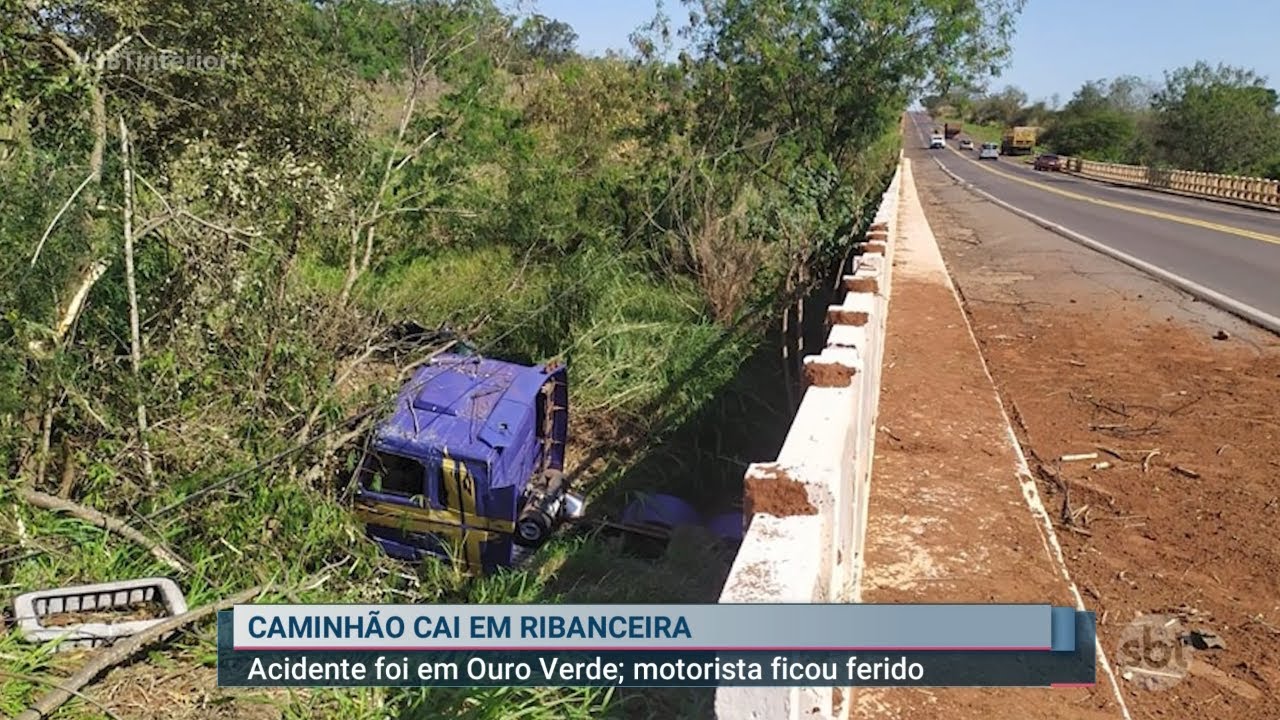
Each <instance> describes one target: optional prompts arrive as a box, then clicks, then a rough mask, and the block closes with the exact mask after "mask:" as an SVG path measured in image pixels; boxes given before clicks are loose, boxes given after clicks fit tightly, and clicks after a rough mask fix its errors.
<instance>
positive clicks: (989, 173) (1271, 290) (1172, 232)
mask: <svg viewBox="0 0 1280 720" xmlns="http://www.w3.org/2000/svg"><path fill="white" fill-rule="evenodd" d="M937 126H939V127H940V124H939V125H937ZM933 127H935V123H934V122H933V121H932V120H931V119H930V118H929V116H928V115H926V114H924V113H911V115H910V118H909V122H908V124H907V131H908V132H907V139H906V146H907V154H908V156H909V157H911V158H912V160H913V161H914V163H915V167H917V168H920V171H924V169H925V167H928V166H932V165H933V164H934V163H933V161H934V159H936V160H937V161H938V162H940V163H941V164H942V165H943V166H944V167H945V168H946V169H947V170H949V171H950V172H951V173H953V174H955V175H957V176H959V177H960V178H962V179H963V180H965V181H966V182H968V183H971V184H972V185H973V186H974V187H976V188H979V189H981V190H985V191H986V192H988V193H990V194H991V195H993V196H995V197H997V198H999V199H1000V200H1003V201H1005V202H1007V203H1009V204H1011V205H1013V206H1015V207H1017V208H1019V209H1021V210H1023V211H1025V212H1029V213H1032V214H1034V215H1037V216H1039V217H1040V218H1043V219H1044V220H1047V221H1050V222H1052V223H1055V224H1057V225H1061V226H1062V227H1064V228H1066V229H1068V230H1072V231H1075V232H1076V233H1079V234H1081V235H1084V236H1086V237H1088V238H1090V239H1092V240H1094V241H1096V242H1098V243H1100V244H1102V245H1106V246H1108V247H1111V248H1114V249H1115V250H1118V251H1120V252H1123V253H1126V254H1128V255H1131V256H1134V257H1136V258H1138V259H1140V260H1143V261H1145V262H1147V263H1150V264H1152V265H1155V266H1157V267H1159V268H1161V269H1163V270H1165V271H1168V272H1171V273H1173V274H1175V275H1178V276H1181V277H1183V278H1185V279H1187V280H1190V281H1191V282H1193V283H1197V284H1199V285H1202V286H1204V287H1206V288H1209V289H1211V290H1213V291H1216V292H1218V293H1220V294H1222V295H1225V296H1226V297H1228V298H1230V299H1232V300H1235V301H1236V302H1239V303H1243V304H1245V305H1248V306H1251V307H1253V308H1256V309H1257V310H1260V311H1262V312H1264V313H1268V314H1270V315H1273V316H1277V317H1280V212H1274V211H1267V210H1252V209H1249V208H1242V207H1237V206H1234V205H1229V204H1225V203H1215V202H1212V201H1207V200H1197V199H1194V198H1187V197H1183V196H1178V195H1171V194H1168V193H1159V192H1155V191H1149V190H1141V189H1136V188H1124V187H1118V186H1114V185H1109V184H1106V183H1101V182H1096V181H1092V180H1085V179H1082V178H1078V177H1073V176H1071V175H1067V174H1064V173H1051V172H1036V171H1035V170H1032V169H1031V166H1030V165H1029V164H1027V163H1025V162H1024V160H1025V158H1022V157H1005V156H1001V157H1000V159H999V160H994V161H993V160H983V161H979V160H978V159H977V153H976V152H971V151H967V150H966V151H963V152H962V151H960V150H958V149H957V148H958V139H953V140H949V141H948V142H947V148H946V149H945V150H929V149H928V146H929V132H930V130H931V129H932V128H933ZM913 131H914V132H913ZM962 137H963V135H962ZM917 140H918V142H917ZM978 144H979V143H977V141H976V140H975V147H976V146H977V145H978ZM926 163H927V165H925V164H926ZM934 171H936V167H935V168H934ZM992 212H1005V210H1004V209H1002V208H1000V207H998V206H993V208H992Z"/></svg>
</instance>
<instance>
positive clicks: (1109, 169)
mask: <svg viewBox="0 0 1280 720" xmlns="http://www.w3.org/2000/svg"><path fill="white" fill-rule="evenodd" d="M1062 161H1063V163H1064V165H1065V168H1066V170H1067V171H1068V172H1072V173H1076V174H1078V175H1082V176H1084V177H1087V178H1094V179H1097V180H1105V181H1108V182H1115V183H1120V184H1122V185H1133V186H1137V187H1144V188H1150V189H1153V190H1165V191H1169V192H1175V193H1180V194H1183V195H1193V196H1197V197H1204V198H1211V199H1218V200H1230V201H1234V202H1241V203H1248V204H1251V205H1260V206H1264V207H1270V208H1277V209H1280V180H1268V179H1267V178H1257V177H1245V176H1241V175H1219V174H1217V173H1203V172H1193V171H1191V170H1167V169H1162V168H1153V167H1146V166H1143V165H1121V164H1119V163H1107V162H1098V161H1096V160H1085V159H1083V158H1076V157H1065V156H1064V157H1063V158H1062Z"/></svg>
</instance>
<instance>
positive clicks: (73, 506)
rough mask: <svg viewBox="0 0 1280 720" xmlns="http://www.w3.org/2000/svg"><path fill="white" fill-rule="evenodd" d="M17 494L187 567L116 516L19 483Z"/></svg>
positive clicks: (179, 568) (178, 567) (180, 569)
mask: <svg viewBox="0 0 1280 720" xmlns="http://www.w3.org/2000/svg"><path fill="white" fill-rule="evenodd" d="M18 495H19V496H20V497H21V498H22V499H23V500H25V501H26V502H28V503H30V504H31V505H34V506H36V507H38V508H41V509H44V510H49V511H50V512H64V513H67V514H69V515H73V516H75V517H77V518H80V519H81V520H84V521H85V522H87V523H89V524H91V525H95V526H97V527H100V528H103V529H104V530H106V531H107V532H110V533H115V534H116V535H119V536H120V537H122V538H124V539H126V540H129V541H132V542H134V543H137V544H138V545H141V546H142V547H145V548H146V549H147V550H149V551H150V552H151V554H152V555H154V556H156V558H157V559H158V560H160V561H161V562H163V563H164V564H165V565H168V566H169V567H171V568H173V569H174V570H176V571H177V572H180V573H182V572H186V571H187V569H188V568H189V567H190V565H188V564H187V562H186V561H185V560H183V559H182V558H180V557H178V556H177V555H175V554H174V553H173V552H171V551H170V550H168V549H167V548H165V547H164V546H163V545H161V544H160V543H158V542H156V541H154V540H152V539H151V538H149V537H147V536H146V535H143V534H142V533H141V532H139V531H138V530H137V529H135V528H134V527H133V526H132V525H129V524H128V523H126V522H124V521H123V520H120V519H119V518H115V517H112V516H110V515H107V514H105V513H102V512H100V511H98V510H94V509H93V508H91V507H86V506H84V505H81V504H80V503H77V502H73V501H71V500H64V499H62V498H60V497H57V496H54V495H49V494H47V493H42V492H40V491H39V490H33V489H31V488H29V487H19V488H18Z"/></svg>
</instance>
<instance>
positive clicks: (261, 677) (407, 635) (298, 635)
mask: <svg viewBox="0 0 1280 720" xmlns="http://www.w3.org/2000/svg"><path fill="white" fill-rule="evenodd" d="M1096 638H1097V628H1096V625H1095V618H1094V614H1093V613H1092V612H1085V611H1077V610H1075V609H1074V608H1067V607H1053V606H1050V605H871V604H867V605H862V604H858V605H837V604H821V605H808V604H722V605H237V606H235V607H234V608H232V609H230V610H223V611H221V612H219V613H218V684H219V685H220V686H224V687H360V686H383V687H484V686H522V687H524V686H527V687H546V686H632V687H715V686H773V687H778V686H837V687H844V686H850V687H851V686H868V687H891V686H907V687H956V686H968V687H1014V686H1021V687H1056V686H1072V687H1077V686H1088V685H1093V684H1094V683H1095V681H1096V666H1095V650H1096V646H1097V641H1096Z"/></svg>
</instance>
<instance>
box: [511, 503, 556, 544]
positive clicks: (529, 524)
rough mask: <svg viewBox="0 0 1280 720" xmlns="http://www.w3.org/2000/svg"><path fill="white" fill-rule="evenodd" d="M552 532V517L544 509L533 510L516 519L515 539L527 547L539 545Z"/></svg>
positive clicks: (517, 542)
mask: <svg viewBox="0 0 1280 720" xmlns="http://www.w3.org/2000/svg"><path fill="white" fill-rule="evenodd" d="M550 534H551V518H550V517H548V516H547V514H546V513H544V512H542V511H540V510H539V511H535V512H531V513H529V514H528V515H525V516H524V517H522V518H520V519H519V520H517V521H516V534H515V541H516V544H518V545H523V546H525V547H538V546H539V545H541V544H542V543H543V542H544V541H546V539H547V536H548V535H550Z"/></svg>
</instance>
